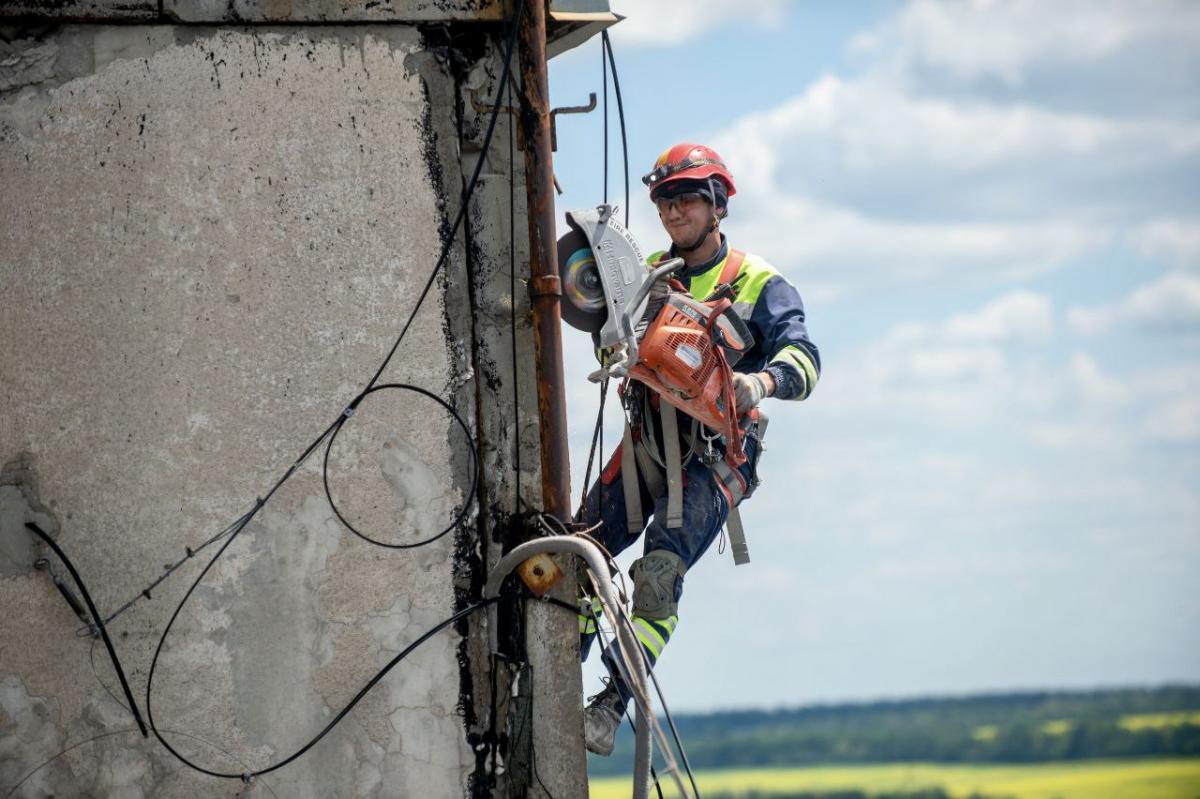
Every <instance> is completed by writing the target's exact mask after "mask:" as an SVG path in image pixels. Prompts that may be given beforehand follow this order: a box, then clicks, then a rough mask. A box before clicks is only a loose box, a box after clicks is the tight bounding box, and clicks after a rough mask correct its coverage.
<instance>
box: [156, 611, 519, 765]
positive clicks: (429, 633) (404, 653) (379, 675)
mask: <svg viewBox="0 0 1200 799" xmlns="http://www.w3.org/2000/svg"><path fill="white" fill-rule="evenodd" d="M498 601H500V597H491V598H488V599H483V600H480V601H479V602H476V603H474V604H472V605H468V606H467V607H465V608H463V609H462V610H460V611H458V612H457V613H455V614H454V615H453V616H450V617H449V618H447V619H443V620H442V621H440V622H438V623H437V624H435V625H434V626H433V627H431V628H430V629H428V630H426V631H425V632H424V633H422V634H421V637H419V638H417V640H415V641H413V642H412V643H411V644H409V645H408V646H406V647H405V648H404V649H403V650H401V651H400V653H399V654H397V655H396V656H395V657H393V658H392V659H391V660H389V661H388V662H387V665H385V666H384V667H383V668H381V669H380V670H379V671H377V672H376V673H375V676H374V677H372V678H371V679H370V680H369V681H367V684H366V685H364V686H363V687H362V688H360V689H359V691H358V693H356V694H355V695H354V698H352V699H351V700H350V701H349V702H347V703H346V705H345V706H343V707H342V709H341V710H339V711H338V712H337V715H335V716H334V717H333V718H332V719H331V720H330V721H329V723H327V724H326V725H325V726H324V727H322V728H321V731H320V732H318V733H317V734H316V735H315V736H314V737H313V738H312V739H311V740H310V741H309V742H308V743H306V744H304V745H303V746H301V747H300V748H299V749H297V750H296V751H295V752H293V753H292V754H290V755H288V756H287V757H285V758H284V759H283V760H280V761H279V762H278V763H274V764H272V765H270V766H267V767H265V768H261V769H258V770H257V771H250V772H246V773H243V774H234V773H231V772H221V771H213V770H211V769H207V768H204V767H203V766H199V765H196V764H195V763H193V762H192V761H190V760H188V759H187V758H186V757H184V756H183V755H181V754H180V753H179V752H178V751H176V750H175V748H174V747H172V746H171V745H170V744H169V743H167V740H166V739H165V738H163V736H162V733H161V732H160V731H159V729H158V727H157V725H155V723H154V711H153V709H152V708H151V705H150V686H149V684H147V686H146V716H147V717H148V718H149V719H150V729H151V730H152V731H153V732H154V736H155V737H156V738H158V740H159V742H160V743H161V744H162V745H163V746H165V747H166V748H167V751H169V752H170V753H171V754H173V755H175V757H176V758H178V759H179V760H180V761H182V762H183V763H184V764H185V765H187V766H190V767H191V768H193V769H195V770H196V771H199V772H200V773H201V774H207V775H209V776H210V777H224V778H227V779H240V780H243V781H248V780H250V779H252V778H254V777H260V776H262V775H263V774H270V773H271V772H272V771H276V770H277V769H281V768H283V767H284V766H286V765H288V764H289V763H291V762H292V761H294V760H296V759H297V758H299V757H300V756H301V755H303V754H304V753H305V752H307V751H308V750H309V749H311V748H312V747H314V746H316V745H317V743H318V742H319V741H320V740H321V739H322V738H324V737H325V736H326V735H327V734H328V733H329V731H330V730H332V729H333V728H334V727H336V726H337V725H338V723H339V722H341V720H342V719H343V718H345V716H346V714H347V713H349V712H350V711H351V710H353V709H354V706H355V705H357V704H358V703H359V701H361V700H362V698H363V697H364V696H366V695H367V693H368V692H369V691H370V690H371V689H372V688H374V687H375V685H376V683H378V682H379V681H380V680H382V679H383V678H384V677H385V676H387V673H388V672H389V671H391V670H392V669H393V668H394V667H395V666H396V664H398V663H399V662H400V661H402V660H404V659H405V658H406V657H408V656H409V655H410V654H412V652H413V650H415V649H416V648H417V647H419V646H420V645H421V644H423V643H425V642H426V641H428V640H429V639H430V638H432V637H433V636H434V635H436V634H437V633H439V632H441V631H442V630H444V629H446V628H447V627H449V626H451V625H453V624H455V623H457V622H458V621H460V620H462V619H464V618H466V617H467V616H469V615H471V614H472V613H474V612H475V611H477V610H482V609H483V608H486V607H487V606H488V605H491V604H493V603H495V602H498ZM160 644H161V642H160ZM160 648H161V646H160ZM154 658H155V660H157V659H158V652H157V651H156V652H155V653H154ZM153 676H154V667H153V665H152V666H151V671H150V677H149V678H148V679H150V680H152V679H153Z"/></svg>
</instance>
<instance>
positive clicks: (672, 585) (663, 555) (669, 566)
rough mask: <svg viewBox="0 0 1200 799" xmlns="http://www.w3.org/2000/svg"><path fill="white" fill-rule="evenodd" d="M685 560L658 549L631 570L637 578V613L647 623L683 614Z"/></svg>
mask: <svg viewBox="0 0 1200 799" xmlns="http://www.w3.org/2000/svg"><path fill="white" fill-rule="evenodd" d="M685 572H687V564H685V563H684V562H683V558H681V557H679V556H678V555H676V554H675V553H674V552H668V551H667V550H665V549H655V550H652V551H650V552H647V553H646V554H645V555H644V556H642V557H640V558H638V559H637V560H635V561H634V562H633V565H632V566H630V567H629V576H630V577H632V578H633V612H634V614H636V615H638V616H641V617H642V618H643V619H655V620H659V619H669V618H671V617H672V616H675V615H678V613H679V597H680V596H681V595H682V594H683V575H684V573H685Z"/></svg>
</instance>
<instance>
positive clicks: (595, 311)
mask: <svg viewBox="0 0 1200 799" xmlns="http://www.w3.org/2000/svg"><path fill="white" fill-rule="evenodd" d="M614 210H615V209H614V208H613V207H612V206H610V205H600V206H597V207H596V208H588V209H580V210H573V211H567V213H566V217H567V224H568V225H570V226H571V231H570V232H569V233H567V234H566V235H565V236H563V237H562V238H561V239H559V242H558V273H559V277H560V278H561V280H562V286H563V294H562V315H563V320H564V321H566V322H567V324H569V325H571V326H572V327H574V328H577V329H579V330H584V331H587V332H589V333H596V334H597V335H598V336H599V337H600V346H601V347H613V346H615V345H617V344H619V343H620V342H622V341H626V331H627V328H626V327H625V325H624V324H623V323H622V320H623V319H628V320H629V321H630V323H631V324H635V323H636V321H637V320H638V319H640V318H641V315H642V313H644V312H645V309H646V297H645V294H644V293H642V294H641V296H640V299H639V297H638V295H639V291H638V289H640V288H641V287H642V284H643V283H644V282H645V281H646V278H647V277H648V275H649V271H648V270H647V268H646V260H645V258H644V257H643V255H642V248H641V247H640V246H638V243H637V240H636V239H634V238H633V235H632V234H631V233H630V232H629V231H628V230H626V229H625V226H624V225H622V224H621V223H620V222H618V221H617V220H616V218H615V217H614V215H613V211H614ZM635 300H636V302H635ZM626 343H628V342H626Z"/></svg>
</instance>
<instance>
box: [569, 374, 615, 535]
mask: <svg viewBox="0 0 1200 799" xmlns="http://www.w3.org/2000/svg"><path fill="white" fill-rule="evenodd" d="M607 395H608V378H607V377H606V378H604V380H602V381H601V383H600V410H599V411H598V412H597V413H596V425H595V427H593V428H592V446H591V449H589V450H588V460H587V469H586V470H585V471H584V473H583V496H581V497H580V498H579V510H578V511H577V512H576V513H575V518H576V519H577V520H580V521H582V520H583V511H584V508H585V507H586V506H587V497H588V489H589V488H590V487H591V485H592V464H593V462H594V461H595V459H596V449H597V446H598V447H599V449H600V454H601V460H603V456H604V398H605V397H606V396H607ZM600 473H601V477H603V474H604V468H603V467H601V468H600ZM600 484H601V485H600V491H601V495H600V505H599V507H600V508H603V506H604V494H603V491H604V481H603V479H601V480H600Z"/></svg>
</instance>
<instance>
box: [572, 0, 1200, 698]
mask: <svg viewBox="0 0 1200 799" xmlns="http://www.w3.org/2000/svg"><path fill="white" fill-rule="evenodd" d="M612 5H613V8H614V10H616V11H617V12H618V13H621V14H624V15H626V17H627V18H626V19H625V20H624V21H622V22H620V23H619V24H617V25H616V26H614V27H613V28H612V30H611V37H612V43H613V49H614V51H615V55H616V59H617V69H618V75H619V78H620V83H621V89H622V92H623V100H624V104H625V115H626V123H627V135H628V140H629V159H630V173H631V179H632V185H631V188H630V191H631V202H630V209H629V210H630V213H631V229H632V230H633V232H634V234H635V235H636V236H637V238H638V239H639V241H640V242H641V244H642V248H643V250H645V251H646V252H650V251H652V250H655V249H659V248H661V247H662V246H663V245H664V242H665V241H666V238H665V235H664V234H663V232H662V230H661V228H660V226H659V225H658V222H657V218H656V216H655V214H654V213H653V207H652V206H651V205H650V203H649V202H648V200H647V198H646V196H645V194H644V188H643V187H642V185H641V182H640V180H639V177H640V176H641V175H642V174H643V173H645V172H646V171H648V170H649V169H650V167H651V165H652V164H653V162H654V160H655V158H656V157H657V156H658V154H659V153H660V152H662V151H663V150H665V149H666V148H667V147H668V146H670V145H671V144H674V143H676V142H679V141H698V142H702V143H706V144H709V145H711V146H713V147H714V148H716V149H717V150H718V152H720V153H721V154H722V155H723V156H724V158H725V160H726V162H727V163H728V165H729V167H730V169H731V170H732V172H733V173H734V176H735V179H736V181H737V188H738V191H737V195H736V196H735V197H734V198H733V199H732V201H731V203H730V214H729V218H728V219H727V220H726V222H725V223H724V224H723V226H722V229H723V230H724V231H725V232H726V233H727V234H728V236H729V238H730V241H731V242H732V244H733V245H734V246H736V247H739V248H741V249H744V250H748V251H750V252H753V253H756V254H758V255H760V256H762V257H764V258H765V259H767V260H768V261H769V262H771V263H772V264H774V265H775V266H776V267H777V268H778V269H779V270H780V271H781V272H782V273H783V274H784V275H785V276H786V277H787V279H788V280H790V281H791V282H792V283H793V284H794V285H795V286H796V287H797V288H798V289H799V291H800V293H801V295H802V296H803V298H804V301H805V305H806V308H807V312H808V319H809V332H810V334H811V336H812V339H813V340H814V341H815V342H816V343H817V345H818V346H819V347H820V350H821V355H822V360H823V375H822V378H821V382H820V384H819V385H818V386H817V388H816V391H815V392H814V393H813V396H812V397H811V398H810V399H809V400H807V401H805V402H800V403H795V402H782V401H778V400H767V403H766V406H765V407H766V410H767V411H768V413H769V414H770V416H771V425H770V431H769V434H768V438H767V442H766V444H767V452H766V454H765V455H764V457H763V461H762V464H761V474H762V476H763V478H764V483H763V485H762V487H761V488H760V489H759V491H758V493H757V494H756V495H755V496H754V497H753V498H752V499H751V500H749V501H748V502H747V503H746V504H745V505H744V506H743V508H742V510H743V518H744V521H745V525H746V529H747V534H748V538H749V544H750V554H751V563H750V564H749V565H746V566H740V567H735V566H734V564H733V562H732V558H731V557H730V555H729V553H728V552H725V553H723V554H721V553H718V552H717V550H716V548H715V547H714V548H713V549H712V550H710V552H709V553H708V554H706V555H705V557H704V558H703V560H702V561H701V562H700V563H699V564H697V566H696V567H695V568H694V569H693V570H692V571H691V572H689V574H688V575H687V578H686V582H685V587H684V596H683V599H682V602H681V606H680V624H679V628H678V631H677V632H676V634H675V636H674V638H673V639H672V641H671V643H670V645H669V646H668V647H667V650H666V652H665V653H664V655H663V659H662V661H661V662H660V664H659V667H658V670H657V673H658V674H659V676H660V679H661V680H662V683H663V686H664V689H665V690H666V692H667V698H668V701H669V702H670V704H671V707H672V709H673V710H690V711H702V710H714V709H720V708H732V707H745V706H754V707H777V706H795V705H801V704H809V703H814V702H840V701H859V700H870V699H875V698H893V697H911V696H928V695H957V694H964V693H969V692H976V691H1007V690H1020V689H1030V688H1084V687H1095V686H1124V685H1146V684H1160V683H1163V682H1168V681H1191V682H1196V681H1200V588H1198V586H1200V357H1197V356H1198V355H1200V48H1198V47H1197V46H1196V43H1197V42H1200V3H1195V2H1186V0H1184V1H1182V2H1170V1H1169V0H1160V1H1158V2H1096V1H1095V0H1085V1H1084V2H1076V1H1075V0H1063V1H1062V2H1056V3H1044V2H1022V1H1021V0H1012V2H1003V3H1001V2H989V1H987V0H975V2H959V3H946V2H925V1H924V0H915V1H914V2H879V1H878V0H867V1H866V2H859V3H818V2H782V1H774V0H754V1H752V0H746V1H745V2H741V3H725V2H720V1H719V0H688V1H687V2H684V1H683V0H679V1H678V2H677V1H675V0H672V1H671V2H664V1H661V0H660V1H659V2H644V1H643V2H620V1H619V0H614V2H613V4H612ZM600 64H601V54H600V43H599V38H598V37H597V39H596V40H594V41H590V42H588V43H586V44H585V45H583V46H581V47H579V48H577V49H575V50H573V51H570V52H568V53H566V54H563V55H561V56H558V57H556V58H555V59H554V60H552V61H551V65H550V85H551V96H552V99H553V101H554V104H555V105H556V106H561V105H578V104H581V103H584V102H586V100H587V94H588V92H590V91H595V92H597V93H598V94H599V93H601V88H600V87H601V73H600ZM610 89H611V82H610ZM608 117H609V171H608V186H607V196H608V199H609V200H610V201H611V202H615V203H617V204H619V205H621V206H624V205H625V201H624V182H623V177H622V166H621V150H620V129H619V126H618V124H617V109H616V102H615V98H613V97H610V99H609V113H608ZM555 170H556V174H557V177H558V179H559V182H560V184H561V185H562V186H563V188H564V192H565V193H564V194H563V195H562V196H560V197H559V198H558V200H557V202H558V210H559V216H560V217H561V215H562V214H561V212H562V211H563V210H565V209H567V208H578V207H589V206H593V205H595V204H597V203H598V202H601V201H602V200H603V199H604V198H605V181H604V164H603V116H602V113H601V110H600V109H597V111H595V112H593V113H592V114H590V115H587V116H562V117H560V118H559V119H558V152H557V154H556V157H555ZM560 225H561V222H560ZM564 337H565V340H566V341H565V350H566V364H567V381H568V389H569V392H570V405H569V408H568V414H569V424H570V432H571V456H572V471H573V480H572V490H573V491H574V492H575V494H576V496H578V494H579V493H580V491H581V490H582V480H583V467H584V465H585V461H586V455H587V446H588V440H589V435H590V430H591V425H592V423H593V421H594V418H595V413H596V408H597V400H598V394H597V389H596V387H595V386H593V385H592V384H590V383H588V382H587V380H586V374H587V372H588V371H589V370H590V369H592V368H594V366H593V365H592V356H591V354H590V342H589V340H588V337H587V335H586V334H584V333H580V332H578V331H575V330H573V329H570V328H566V329H565V331H564ZM609 410H610V413H609V414H608V416H607V420H606V435H607V442H608V443H607V444H606V449H611V446H612V444H614V443H615V442H616V440H617V438H618V437H619V435H620V426H621V418H620V414H619V411H618V409H617V406H616V403H611V404H610V408H609ZM639 554H640V544H639V545H638V546H636V547H635V548H634V549H633V550H630V551H629V552H627V553H626V554H625V556H624V557H622V558H621V559H620V561H621V562H622V563H623V564H625V565H626V566H627V565H628V563H629V562H630V561H631V560H632V558H634V557H636V556H637V555H639ZM593 661H595V658H594V659H593ZM600 673H601V672H600V670H599V668H598V667H597V666H596V664H595V663H594V662H593V663H592V664H589V666H588V668H587V669H586V670H585V690H586V691H587V692H588V693H591V692H594V690H596V689H597V685H598V680H597V676H598V675H599V674H600Z"/></svg>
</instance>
